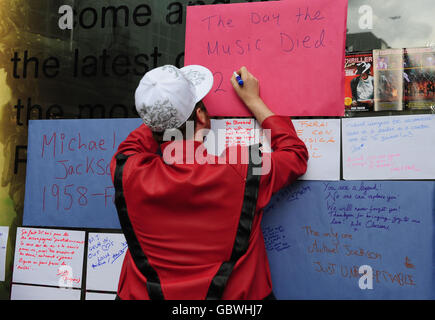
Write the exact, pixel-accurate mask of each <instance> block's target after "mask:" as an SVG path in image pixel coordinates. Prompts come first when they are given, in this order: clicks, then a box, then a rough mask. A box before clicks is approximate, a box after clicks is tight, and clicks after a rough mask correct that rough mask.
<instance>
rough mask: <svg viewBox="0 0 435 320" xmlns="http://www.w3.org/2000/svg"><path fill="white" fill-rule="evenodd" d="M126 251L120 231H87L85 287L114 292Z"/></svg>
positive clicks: (125, 243)
mask: <svg viewBox="0 0 435 320" xmlns="http://www.w3.org/2000/svg"><path fill="white" fill-rule="evenodd" d="M126 251H127V242H126V240H125V237H124V235H123V234H122V233H89V240H88V252H87V267H86V289H87V290H99V291H113V292H116V291H117V289H118V280H119V275H120V273H121V267H122V263H123V261H124V256H125V253H126Z"/></svg>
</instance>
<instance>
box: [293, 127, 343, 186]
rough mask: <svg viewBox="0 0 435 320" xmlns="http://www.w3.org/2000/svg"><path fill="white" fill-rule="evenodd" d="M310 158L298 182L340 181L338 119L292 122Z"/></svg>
mask: <svg viewBox="0 0 435 320" xmlns="http://www.w3.org/2000/svg"><path fill="white" fill-rule="evenodd" d="M292 122H293V125H294V127H295V129H296V133H297V134H298V137H299V138H300V139H301V140H302V141H304V143H305V145H306V146H307V149H308V153H309V155H310V158H309V160H308V168H307V172H306V173H305V174H304V175H303V176H302V177H300V178H299V179H300V180H340V119H313V120H296V119H293V120H292Z"/></svg>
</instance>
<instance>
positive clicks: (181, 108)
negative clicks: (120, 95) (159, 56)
mask: <svg viewBox="0 0 435 320" xmlns="http://www.w3.org/2000/svg"><path fill="white" fill-rule="evenodd" d="M212 86H213V74H212V73H211V71H210V70H208V69H207V68H206V67H203V66H200V65H190V66H186V67H183V68H181V69H178V68H177V67H175V66H172V65H165V66H162V67H158V68H155V69H152V70H150V71H148V72H147V73H146V74H145V75H144V76H143V78H142V79H141V80H140V82H139V86H138V87H137V89H136V92H135V95H134V98H135V105H136V110H137V112H138V113H139V115H140V117H141V118H142V120H143V122H144V123H145V124H146V125H147V126H148V127H149V128H150V129H151V130H152V131H157V132H162V131H165V130H166V129H174V128H178V127H180V126H181V125H182V124H183V123H184V122H186V121H187V119H188V118H189V117H190V115H191V114H192V111H193V109H194V108H195V105H196V103H197V102H199V101H201V100H202V98H204V97H205V96H206V95H207V93H208V92H209V91H210V89H211V87H212Z"/></svg>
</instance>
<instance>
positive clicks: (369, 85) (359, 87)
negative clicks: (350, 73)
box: [350, 62, 375, 110]
mask: <svg viewBox="0 0 435 320" xmlns="http://www.w3.org/2000/svg"><path fill="white" fill-rule="evenodd" d="M370 67H371V64H370V63H367V62H361V63H358V64H357V71H356V74H357V75H358V77H356V78H354V79H352V81H351V82H350V87H351V90H352V107H357V106H361V107H366V108H368V109H369V110H370V109H373V99H374V94H375V90H374V78H373V76H371V75H370Z"/></svg>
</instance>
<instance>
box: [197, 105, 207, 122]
mask: <svg viewBox="0 0 435 320" xmlns="http://www.w3.org/2000/svg"><path fill="white" fill-rule="evenodd" d="M207 120H208V114H207V112H206V111H205V110H203V109H202V108H197V109H196V121H197V122H198V123H199V124H201V125H203V126H204V125H206V124H207Z"/></svg>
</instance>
